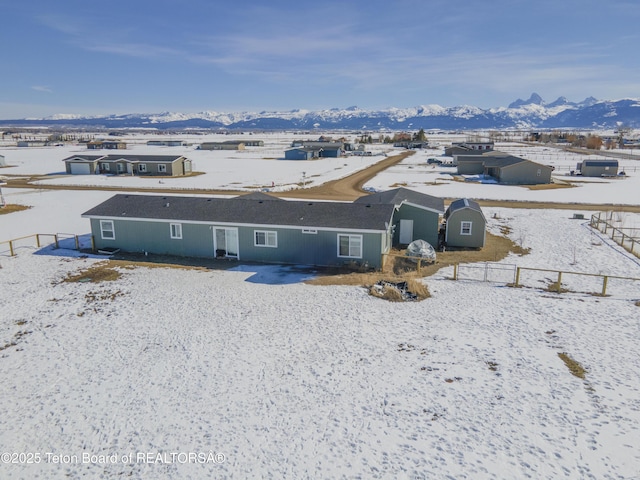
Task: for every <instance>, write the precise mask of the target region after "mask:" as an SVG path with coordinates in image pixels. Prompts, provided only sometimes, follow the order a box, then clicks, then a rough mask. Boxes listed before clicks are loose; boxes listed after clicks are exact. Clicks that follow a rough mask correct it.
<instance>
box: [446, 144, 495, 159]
mask: <svg viewBox="0 0 640 480" xmlns="http://www.w3.org/2000/svg"><path fill="white" fill-rule="evenodd" d="M494 145H495V144H494V142H492V141H487V142H482V141H477V142H472V141H467V142H453V143H451V147H452V148H455V147H460V148H464V149H468V150H476V151H479V152H488V151H492V150H493V147H494ZM446 155H447V156H450V155H448V154H446Z"/></svg>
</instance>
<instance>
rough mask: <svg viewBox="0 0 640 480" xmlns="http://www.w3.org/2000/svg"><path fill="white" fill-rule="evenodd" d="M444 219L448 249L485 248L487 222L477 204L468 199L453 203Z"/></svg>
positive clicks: (445, 242) (445, 241)
mask: <svg viewBox="0 0 640 480" xmlns="http://www.w3.org/2000/svg"><path fill="white" fill-rule="evenodd" d="M444 219H445V222H444V228H445V230H444V244H445V245H446V246H447V247H455V248H482V247H484V243H485V239H486V226H487V220H486V218H485V216H484V214H483V213H482V209H481V208H480V205H479V204H478V203H477V202H474V201H473V200H469V199H467V198H462V199H459V200H455V201H453V202H451V204H450V205H449V207H448V208H447V211H446V212H445V213H444Z"/></svg>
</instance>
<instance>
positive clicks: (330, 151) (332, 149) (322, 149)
mask: <svg viewBox="0 0 640 480" xmlns="http://www.w3.org/2000/svg"><path fill="white" fill-rule="evenodd" d="M291 147H293V148H296V147H298V148H307V149H311V150H313V151H314V152H315V153H314V157H313V158H337V157H341V156H342V155H343V153H344V151H345V144H344V143H343V142H322V141H314V140H295V141H294V142H292V143H291ZM285 158H286V156H285Z"/></svg>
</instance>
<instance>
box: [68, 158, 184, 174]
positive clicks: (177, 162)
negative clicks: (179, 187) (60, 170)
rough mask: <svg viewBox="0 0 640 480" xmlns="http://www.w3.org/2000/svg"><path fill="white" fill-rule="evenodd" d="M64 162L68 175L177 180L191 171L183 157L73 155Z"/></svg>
mask: <svg viewBox="0 0 640 480" xmlns="http://www.w3.org/2000/svg"><path fill="white" fill-rule="evenodd" d="M63 161H64V162H65V166H66V167H65V168H66V172H67V173H68V174H69V175H90V174H94V173H103V174H113V175H125V174H126V175H137V176H154V175H155V176H163V177H177V176H183V175H188V174H190V173H191V171H192V163H191V160H189V159H188V158H186V157H183V156H182V155H118V154H112V155H73V156H71V157H68V158H65V159H64V160H63Z"/></svg>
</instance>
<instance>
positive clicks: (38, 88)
mask: <svg viewBox="0 0 640 480" xmlns="http://www.w3.org/2000/svg"><path fill="white" fill-rule="evenodd" d="M31 90H35V91H36V92H46V93H53V90H51V89H50V88H49V87H46V86H44V85H34V86H32V87H31Z"/></svg>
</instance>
